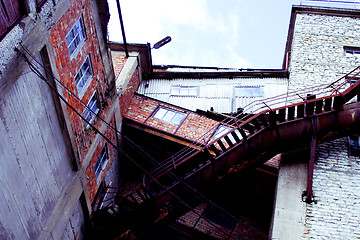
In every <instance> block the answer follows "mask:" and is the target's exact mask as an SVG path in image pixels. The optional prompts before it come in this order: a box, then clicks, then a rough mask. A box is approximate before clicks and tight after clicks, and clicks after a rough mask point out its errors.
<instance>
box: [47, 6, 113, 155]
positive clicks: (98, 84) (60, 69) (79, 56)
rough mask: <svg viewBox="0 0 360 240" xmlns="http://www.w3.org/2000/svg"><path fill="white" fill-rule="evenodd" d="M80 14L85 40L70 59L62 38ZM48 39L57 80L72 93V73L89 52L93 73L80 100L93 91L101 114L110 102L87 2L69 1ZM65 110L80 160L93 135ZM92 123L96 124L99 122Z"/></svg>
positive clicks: (74, 103) (78, 107) (74, 102)
mask: <svg viewBox="0 0 360 240" xmlns="http://www.w3.org/2000/svg"><path fill="white" fill-rule="evenodd" d="M81 15H82V16H83V20H84V27H85V31H86V40H85V42H84V43H83V45H82V46H81V48H80V50H79V52H78V53H76V55H75V57H74V58H73V59H70V54H69V50H68V48H67V45H66V39H65V37H66V34H67V33H68V32H69V30H70V29H71V28H72V27H73V25H74V23H75V22H76V21H77V20H78V19H79V17H80V16H81ZM50 42H51V44H52V46H53V51H54V55H55V58H56V68H57V69H56V70H57V73H58V75H59V78H60V81H61V82H62V83H63V84H64V85H65V86H66V87H67V88H68V89H70V91H71V92H73V93H75V94H77V88H76V83H75V76H76V74H77V72H78V71H79V69H80V67H81V65H82V64H83V62H84V60H85V58H86V57H87V56H88V55H89V54H90V60H91V63H92V67H93V75H94V76H93V78H92V79H91V82H90V85H89V87H88V88H87V89H86V92H85V94H84V96H83V97H82V99H81V100H82V102H83V103H84V104H85V105H86V104H87V103H88V102H89V100H90V98H91V96H92V95H93V93H94V92H95V91H97V93H98V96H99V102H100V105H101V108H100V113H99V114H100V115H101V116H105V115H106V112H107V110H108V106H110V105H111V104H112V103H111V99H109V98H107V97H106V96H105V91H106V90H107V88H108V81H109V80H108V79H105V76H106V75H105V70H104V67H103V62H102V59H101V56H100V45H99V43H98V40H97V35H96V30H95V25H94V18H93V15H92V12H91V9H90V6H89V1H86V0H85V1H84V0H75V1H74V2H73V4H72V6H71V7H70V8H69V9H68V10H67V11H66V13H65V14H64V15H63V16H62V17H61V19H60V20H59V21H58V22H57V23H56V24H55V25H54V27H53V28H52V29H51V35H50ZM63 93H64V96H65V98H66V100H67V101H68V102H69V103H70V104H71V105H72V106H73V107H75V109H76V110H77V111H78V112H79V113H82V112H83V111H84V106H83V105H82V104H81V103H80V101H79V100H78V99H76V98H75V97H73V96H71V95H70V94H69V93H68V92H67V91H66V90H65V89H63ZM68 113H69V117H70V123H71V127H72V130H73V132H74V136H75V141H76V144H77V148H78V152H79V154H80V159H81V161H82V158H83V157H84V156H85V155H86V153H87V151H88V148H89V147H90V145H91V142H92V141H93V139H94V138H95V134H93V133H91V132H89V131H87V130H86V128H85V123H84V121H83V120H82V119H81V118H80V117H79V116H78V115H77V114H76V113H75V112H74V111H72V110H71V109H70V108H68ZM96 126H97V127H99V123H98V124H97V125H96Z"/></svg>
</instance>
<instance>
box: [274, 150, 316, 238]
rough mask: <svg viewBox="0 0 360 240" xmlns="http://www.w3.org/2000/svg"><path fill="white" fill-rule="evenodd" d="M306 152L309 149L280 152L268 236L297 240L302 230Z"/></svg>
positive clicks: (307, 154)
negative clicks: (273, 207) (270, 226)
mask: <svg viewBox="0 0 360 240" xmlns="http://www.w3.org/2000/svg"><path fill="white" fill-rule="evenodd" d="M309 156H310V153H309V151H301V152H294V153H289V154H283V156H282V159H281V164H280V169H279V176H278V182H277V187H276V194H275V209H274V213H273V222H272V229H270V239H273V240H292V239H293V240H298V239H301V236H302V235H303V233H304V226H305V214H306V203H305V202H303V201H302V193H303V191H304V190H305V189H306V186H307V160H308V159H309Z"/></svg>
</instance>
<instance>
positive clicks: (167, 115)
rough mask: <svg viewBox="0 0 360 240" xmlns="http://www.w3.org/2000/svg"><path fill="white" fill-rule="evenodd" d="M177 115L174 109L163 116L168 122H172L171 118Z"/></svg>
mask: <svg viewBox="0 0 360 240" xmlns="http://www.w3.org/2000/svg"><path fill="white" fill-rule="evenodd" d="M174 116H175V112H173V111H167V113H166V114H165V116H164V117H163V119H162V120H164V121H166V122H171V119H172V118H173V117H174Z"/></svg>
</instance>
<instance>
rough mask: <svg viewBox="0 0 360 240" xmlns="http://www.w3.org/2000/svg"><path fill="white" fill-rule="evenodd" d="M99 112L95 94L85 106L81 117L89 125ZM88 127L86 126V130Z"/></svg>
mask: <svg viewBox="0 0 360 240" xmlns="http://www.w3.org/2000/svg"><path fill="white" fill-rule="evenodd" d="M98 112H99V107H98V100H97V94H96V92H95V93H94V94H93V96H92V97H91V99H90V101H89V103H88V104H87V105H86V108H85V110H84V112H83V117H84V118H85V119H86V121H88V122H89V123H92V122H93V121H94V120H95V117H96V114H97V113H98ZM89 127H90V125H89V124H86V128H89Z"/></svg>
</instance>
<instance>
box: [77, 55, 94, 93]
mask: <svg viewBox="0 0 360 240" xmlns="http://www.w3.org/2000/svg"><path fill="white" fill-rule="evenodd" d="M86 63H88V67H86V69H85V70H84V69H83V67H84V66H85V64H86ZM88 70H89V72H90V73H89V75H86V73H87V72H88ZM80 74H81V77H80V79H79V80H77V77H78V75H80ZM86 76H88V77H87V78H86V79H85V80H84V78H85V77H86ZM93 77H94V71H93V67H92V63H91V58H90V55H88V56H87V57H86V58H85V60H84V62H83V64H81V67H80V69H79V71H78V72H77V73H76V75H75V84H76V89H77V91H78V96H79V98H82V97H83V96H84V93H85V91H86V89H87V88H88V86H89V84H90V82H91V80H92V79H93ZM80 82H81V83H83V84H82V86H81V87H79V83H80Z"/></svg>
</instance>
